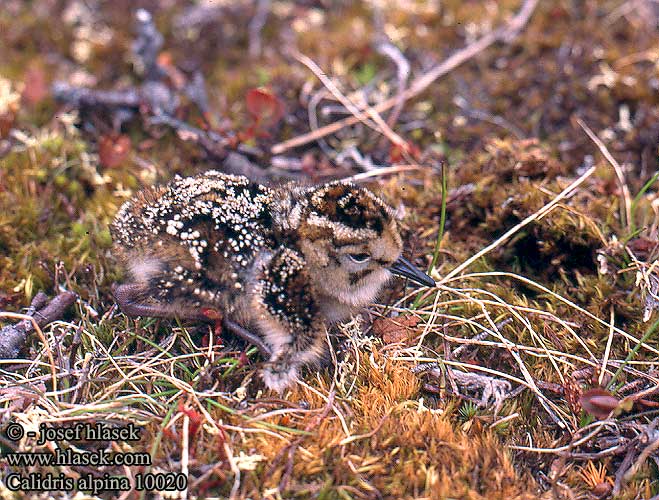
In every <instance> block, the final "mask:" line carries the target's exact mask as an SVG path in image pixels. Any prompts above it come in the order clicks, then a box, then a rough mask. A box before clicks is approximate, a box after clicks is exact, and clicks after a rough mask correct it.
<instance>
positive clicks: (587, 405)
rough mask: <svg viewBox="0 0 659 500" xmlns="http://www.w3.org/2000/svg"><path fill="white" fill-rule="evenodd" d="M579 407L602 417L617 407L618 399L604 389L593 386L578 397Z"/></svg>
mask: <svg viewBox="0 0 659 500" xmlns="http://www.w3.org/2000/svg"><path fill="white" fill-rule="evenodd" d="M579 402H580V403H581V407H582V408H583V409H584V410H585V411H586V412H588V413H590V414H591V415H593V416H594V417H597V418H599V419H604V418H606V417H608V416H609V415H610V414H611V412H612V411H613V410H615V409H616V408H617V407H618V404H619V403H620V400H619V399H618V398H616V397H615V396H613V395H612V394H611V393H610V392H609V391H607V390H606V389H601V388H599V387H595V388H594V389H589V390H587V391H586V392H584V393H583V394H582V396H581V398H579Z"/></svg>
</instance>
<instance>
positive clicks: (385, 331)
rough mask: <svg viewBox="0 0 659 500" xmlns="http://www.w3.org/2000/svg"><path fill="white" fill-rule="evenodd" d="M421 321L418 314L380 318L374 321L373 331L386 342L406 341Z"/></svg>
mask: <svg viewBox="0 0 659 500" xmlns="http://www.w3.org/2000/svg"><path fill="white" fill-rule="evenodd" d="M418 323H419V318H417V317H416V316H398V317H397V318H378V319H376V320H375V321H373V333H374V334H375V335H377V336H378V337H382V340H383V341H384V343H385V344H394V343H397V342H404V341H406V340H408V339H409V338H410V337H412V335H413V334H414V330H413V328H414V327H415V326H416V325H417V324H418Z"/></svg>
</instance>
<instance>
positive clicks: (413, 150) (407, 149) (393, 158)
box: [389, 141, 421, 163]
mask: <svg viewBox="0 0 659 500" xmlns="http://www.w3.org/2000/svg"><path fill="white" fill-rule="evenodd" d="M405 155H408V156H411V157H412V158H414V159H415V160H418V159H419V158H420V157H421V150H420V149H419V148H418V147H417V146H416V145H415V144H414V143H412V142H409V141H408V142H405V143H403V144H394V145H393V146H392V147H391V151H389V161H390V162H391V163H398V162H399V161H402V160H404V159H405Z"/></svg>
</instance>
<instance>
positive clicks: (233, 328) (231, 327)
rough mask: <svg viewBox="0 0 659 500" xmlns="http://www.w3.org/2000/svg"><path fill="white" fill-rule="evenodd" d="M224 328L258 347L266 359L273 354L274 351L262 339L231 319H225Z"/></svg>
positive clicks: (223, 321)
mask: <svg viewBox="0 0 659 500" xmlns="http://www.w3.org/2000/svg"><path fill="white" fill-rule="evenodd" d="M222 326H223V327H224V328H225V329H226V330H228V331H230V332H231V333H233V334H234V335H236V336H237V337H240V338H241V339H243V340H244V341H245V342H247V343H249V344H253V345H254V346H256V347H257V348H258V350H259V351H260V352H261V354H262V355H263V356H264V357H266V358H269V357H270V355H271V354H272V350H271V349H270V347H268V346H267V345H266V343H265V342H263V339H261V337H259V336H258V335H256V334H254V333H252V332H250V331H249V330H246V329H245V328H243V327H242V326H240V325H239V324H238V323H234V322H233V321H231V320H230V319H227V318H224V319H223V320H222Z"/></svg>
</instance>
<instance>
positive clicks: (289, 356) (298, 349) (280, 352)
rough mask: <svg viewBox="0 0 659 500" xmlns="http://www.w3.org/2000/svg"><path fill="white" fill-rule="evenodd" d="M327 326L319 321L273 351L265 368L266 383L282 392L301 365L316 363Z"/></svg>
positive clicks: (263, 373)
mask: <svg viewBox="0 0 659 500" xmlns="http://www.w3.org/2000/svg"><path fill="white" fill-rule="evenodd" d="M325 333H326V330H325V327H324V325H322V324H321V323H320V322H319V321H317V322H315V324H314V325H313V326H312V327H311V328H310V329H308V330H307V331H304V332H299V331H298V332H297V335H296V336H295V337H293V338H292V339H291V340H290V341H289V342H286V343H284V344H282V345H280V346H278V348H277V349H276V350H275V352H273V354H272V356H270V359H269V360H268V363H267V365H266V367H265V368H264V369H263V372H262V376H263V380H264V381H265V384H266V385H267V386H268V387H269V388H270V389H272V390H274V391H276V392H280V393H281V392H282V391H283V390H284V389H285V388H286V387H288V386H290V385H291V383H292V382H293V381H294V380H295V379H297V377H298V373H299V370H300V367H301V366H302V365H305V364H308V363H315V362H317V361H318V359H319V358H320V356H321V355H322V352H323V349H324V346H325Z"/></svg>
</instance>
